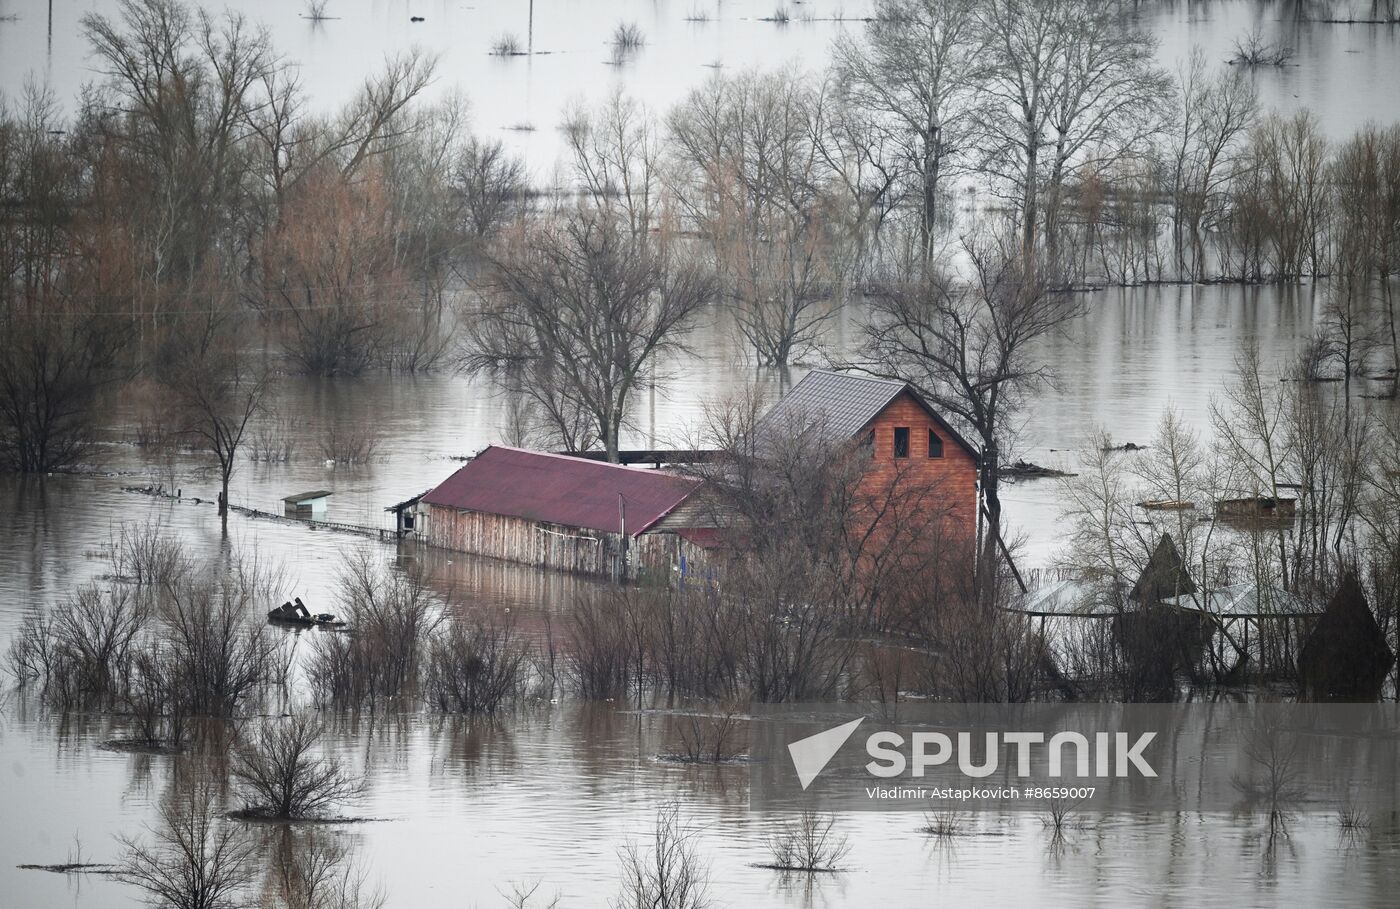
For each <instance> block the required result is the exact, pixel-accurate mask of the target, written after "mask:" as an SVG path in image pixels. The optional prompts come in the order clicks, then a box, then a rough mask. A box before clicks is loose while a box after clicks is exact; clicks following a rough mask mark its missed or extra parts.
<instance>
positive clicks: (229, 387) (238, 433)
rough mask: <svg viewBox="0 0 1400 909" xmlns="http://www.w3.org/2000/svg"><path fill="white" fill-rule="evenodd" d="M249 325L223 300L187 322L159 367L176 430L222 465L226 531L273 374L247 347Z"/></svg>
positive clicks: (260, 355) (222, 508) (258, 354)
mask: <svg viewBox="0 0 1400 909" xmlns="http://www.w3.org/2000/svg"><path fill="white" fill-rule="evenodd" d="M211 299H213V298H211ZM246 324H247V320H246V319H244V318H243V317H242V315H241V314H240V312H239V311H238V310H237V309H236V308H235V305H234V304H233V303H232V302H230V301H228V300H227V299H224V298H221V300H220V303H219V304H218V305H213V304H211V308H210V309H208V310H206V311H204V312H199V313H194V314H192V316H191V319H190V320H188V321H185V323H184V324H183V325H182V326H181V327H182V328H183V329H184V330H183V331H181V332H180V333H178V334H175V335H173V336H172V337H171V338H170V339H169V340H168V341H167V342H166V344H165V350H164V352H163V354H162V358H161V362H160V363H159V365H158V376H159V380H160V382H161V384H162V386H163V387H164V389H165V391H166V394H167V396H168V398H169V400H170V402H171V405H172V410H173V411H174V414H175V415H174V417H173V421H174V425H175V427H176V431H177V432H178V433H179V434H180V435H182V436H183V437H184V438H186V439H187V440H189V441H190V442H191V443H192V444H193V445H194V446H195V447H197V448H199V449H201V450H203V451H207V452H208V453H210V454H212V455H213V456H214V458H215V459H216V460H217V462H218V468H219V518H220V521H221V522H222V524H223V528H224V530H225V531H227V530H228V509H229V501H228V491H229V483H230V481H231V480H232V479H233V472H234V469H235V468H236V467H237V465H238V458H239V457H240V455H241V453H242V451H243V446H244V442H245V441H247V440H248V430H249V427H250V426H251V425H252V422H253V420H254V418H255V417H256V416H257V415H258V414H259V413H261V412H262V409H263V406H264V403H265V401H266V398H267V394H268V391H269V382H270V379H271V374H272V370H271V367H270V365H269V364H268V362H267V357H266V355H265V353H264V352H262V351H257V350H251V349H249V347H248V346H247V345H248V339H247V337H246V336H245V334H244V328H245V326H246Z"/></svg>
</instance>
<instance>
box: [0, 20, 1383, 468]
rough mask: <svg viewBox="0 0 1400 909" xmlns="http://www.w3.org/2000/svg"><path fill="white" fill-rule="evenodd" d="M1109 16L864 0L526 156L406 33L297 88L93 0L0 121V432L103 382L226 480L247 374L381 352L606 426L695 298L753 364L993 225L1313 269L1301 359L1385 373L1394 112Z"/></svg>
mask: <svg viewBox="0 0 1400 909" xmlns="http://www.w3.org/2000/svg"><path fill="white" fill-rule="evenodd" d="M1120 12H1121V11H1120V10H1119V9H1118V8H1117V7H1116V6H1113V5H1106V4H1094V3H1087V2H1082V0H1057V2H1053V3H1043V4H1036V5H1035V7H1034V9H1032V10H1029V11H1027V10H1024V9H1022V7H1021V5H1019V4H1014V3H1007V2H1002V0H965V2H956V3H932V2H924V0H885V2H881V3H880V4H878V7H877V15H875V16H874V18H872V19H871V20H870V21H869V22H868V23H865V24H864V26H863V27H862V28H856V29H852V30H851V31H850V32H849V33H848V34H847V35H846V36H844V37H843V38H842V39H840V40H839V41H838V42H837V43H836V44H835V46H834V47H833V52H832V62H831V64H830V65H829V66H828V67H827V68H826V69H825V70H823V71H821V72H816V73H813V72H799V71H795V70H779V71H757V70H755V71H746V72H739V73H732V74H731V73H722V74H716V75H715V76H714V77H713V78H711V79H709V80H708V81H706V82H705V83H704V84H703V85H701V86H699V87H697V88H696V89H695V90H694V91H693V92H692V93H691V94H690V96H689V97H687V98H686V99H685V100H684V101H682V102H681V103H679V104H678V105H676V106H675V108H674V109H672V110H669V111H647V110H645V109H643V108H641V107H640V106H639V105H637V104H635V103H633V102H631V101H630V100H628V99H627V98H625V97H622V96H616V97H614V98H613V99H612V100H611V101H608V102H606V103H603V104H601V105H599V106H597V107H596V108H587V109H585V108H580V109H575V110H569V111H565V112H563V119H562V121H561V124H560V129H561V131H562V133H563V135H564V145H565V149H566V153H565V156H564V160H563V161H562V162H561V164H560V168H559V170H558V172H557V174H556V175H555V176H556V177H557V179H554V180H551V181H548V182H549V184H550V185H545V184H544V183H542V182H540V181H539V180H538V179H537V175H530V174H527V173H526V170H525V168H524V166H523V164H522V163H521V162H520V161H519V160H518V159H517V158H515V157H513V156H512V155H511V154H510V153H509V152H507V151H506V149H505V148H504V147H503V146H502V145H501V143H500V142H498V141H494V140H488V139H485V138H483V137H482V136H480V135H479V134H477V133H474V132H473V130H472V129H471V126H470V118H469V116H468V107H467V104H466V99H465V98H464V97H462V96H460V95H457V94H449V95H448V96H447V97H446V98H444V99H442V100H438V101H434V102H432V103H429V102H427V101H426V100H425V97H424V96H425V90H426V89H427V88H428V87H429V86H430V85H431V84H432V83H433V82H434V80H435V79H437V78H439V77H440V76H439V74H438V73H436V71H435V65H434V61H433V59H431V58H430V57H428V56H425V55H421V54H407V55H402V56H398V57H394V58H391V59H389V60H386V61H384V62H383V64H382V65H379V66H377V67H374V68H372V69H371V71H370V74H369V75H368V76H367V77H366V78H365V82H364V85H363V86H362V87H361V89H360V90H359V92H358V93H357V94H356V96H355V98H354V99H353V100H352V101H351V102H350V103H348V104H347V105H346V106H345V107H344V108H343V109H340V110H335V111H322V110H319V109H318V108H317V107H316V106H315V104H314V102H313V100H312V99H310V98H308V97H307V96H306V95H305V93H304V92H303V91H302V90H301V89H300V87H299V85H298V82H297V76H296V70H295V67H294V66H293V65H292V64H291V62H290V61H288V60H286V59H285V58H283V57H282V56H280V55H279V53H278V52H277V50H276V48H275V46H274V44H273V41H272V39H271V37H270V36H269V35H268V33H267V32H266V31H265V30H263V29H262V28H261V27H259V26H258V25H257V24H256V23H253V22H250V21H248V20H246V19H243V18H242V17H240V16H238V15H235V14H226V15H213V14H210V13H208V12H205V11H199V10H196V9H194V8H193V7H189V6H186V5H184V4H181V3H179V2H176V0H141V2H136V3H131V4H125V5H123V7H122V8H121V11H120V13H119V14H117V15H116V16H113V17H107V16H102V15H96V14H94V15H91V16H89V17H87V18H86V19H84V26H83V28H84V33H85V39H86V41H87V43H88V45H89V47H90V49H91V51H92V54H93V60H94V69H95V70H96V71H97V73H98V76H97V77H96V78H95V79H94V81H93V83H92V84H91V85H90V87H89V88H88V90H87V91H85V92H84V93H83V95H82V96H81V97H80V98H78V99H76V109H75V111H74V112H73V113H72V114H71V115H65V114H61V113H60V106H59V104H58V101H57V99H55V98H53V97H51V96H50V95H48V94H46V92H45V90H44V89H43V88H42V87H40V86H37V85H30V86H28V87H26V88H25V89H24V90H22V91H20V92H17V93H15V94H14V95H12V96H11V97H9V98H7V100H6V103H5V107H4V112H3V122H0V193H3V196H4V198H5V200H6V204H5V209H4V211H5V215H4V219H3V223H2V224H0V279H3V280H0V318H2V319H3V320H4V328H5V331H4V332H3V334H4V338H5V342H4V345H3V350H0V417H2V418H3V420H0V455H3V460H4V462H5V464H6V465H7V466H8V467H10V468H12V469H18V470H22V471H43V470H49V469H52V468H54V467H60V466H63V465H65V464H71V463H73V462H74V461H76V460H78V459H79V458H80V457H81V456H82V453H83V451H84V450H85V448H86V446H87V443H89V442H90V441H91V439H92V436H93V433H94V432H95V425H94V424H95V423H98V422H100V421H99V420H97V419H96V416H97V412H98V411H99V409H100V407H99V405H100V402H102V401H105V400H109V398H110V396H111V395H113V394H118V393H120V394H123V395H126V396H128V397H129V398H130V400H131V401H132V402H134V406H136V407H137V408H138V410H140V411H141V412H142V413H143V414H144V416H143V417H142V430H141V433H140V435H141V440H142V441H143V442H146V443H149V444H152V445H159V444H161V443H162V442H164V441H168V440H169V439H172V438H174V439H177V440H178V442H179V444H182V445H185V446H187V447H188V446H194V447H197V448H199V449H202V450H204V451H206V452H207V453H208V454H209V455H210V456H211V457H212V458H214V459H215V460H217V462H218V463H219V466H220V468H221V473H222V474H223V475H224V478H225V486H226V480H227V476H228V474H229V473H230V472H231V471H232V469H233V465H234V463H235V461H236V460H237V458H238V456H239V452H240V449H241V448H242V446H243V445H244V441H245V438H246V434H247V432H248V428H249V426H250V425H260V421H259V420H258V419H257V418H258V417H259V416H265V414H263V413H262V411H263V405H264V401H265V397H266V391H267V386H268V381H269V377H270V376H272V375H274V374H275V373H276V371H278V370H291V371H296V372H304V373H309V374H315V375H325V376H340V375H353V374H356V373H359V372H362V371H364V370H366V369H371V368H385V367H387V368H394V369H402V370H423V369H433V368H445V367H460V368H465V369H469V370H472V371H486V372H490V373H491V374H492V375H493V376H495V377H496V378H497V379H498V380H499V381H500V383H501V384H502V385H503V386H504V387H506V388H507V389H509V390H512V391H514V392H516V393H517V397H519V398H521V399H522V401H523V403H522V404H521V406H520V419H519V420H518V421H517V422H518V423H519V427H520V432H519V433H518V434H519V435H520V436H521V440H524V439H525V438H527V437H528V436H529V435H530V431H531V428H532V427H535V428H537V427H538V425H539V424H541V423H543V424H545V425H547V426H548V428H549V433H548V435H549V436H550V441H551V442H554V443H562V444H564V445H565V446H566V447H569V448H585V447H591V446H592V445H595V444H596V445H600V446H602V447H605V448H609V449H610V450H611V449H613V448H615V446H616V444H617V435H618V432H619V428H620V426H621V425H622V422H623V421H624V419H625V417H626V413H627V407H628V394H629V391H630V390H631V389H633V388H635V387H636V386H637V385H638V384H640V383H641V382H642V381H644V380H646V379H647V377H649V376H651V375H654V374H655V373H656V372H657V370H658V369H659V368H660V364H661V363H663V362H664V360H665V358H666V357H667V356H668V355H671V354H674V353H676V352H677V351H678V350H679V349H681V347H683V343H684V339H685V334H686V330H687V329H688V328H689V327H690V326H691V325H692V324H693V323H694V322H695V320H696V319H697V318H699V316H700V314H701V313H703V312H706V311H708V309H709V308H711V307H713V306H714V305H717V304H718V305H722V306H724V307H725V309H726V310H727V312H728V313H729V315H731V316H732V319H730V322H731V323H732V324H733V326H734V327H735V331H736V332H737V335H738V337H739V338H740V340H741V341H742V345H743V347H744V348H745V349H746V350H747V351H748V352H749V355H750V356H751V357H752V359H753V360H754V361H756V362H758V363H760V364H771V365H776V366H783V365H786V364H789V363H792V362H796V361H798V360H800V359H802V358H804V357H809V356H810V355H811V354H812V353H813V351H814V350H815V349H817V348H820V347H821V344H822V338H823V336H824V333H825V331H826V329H827V327H828V325H829V324H830V322H831V320H832V317H833V315H834V313H835V312H836V310H837V308H838V307H839V306H840V305H841V304H842V303H843V302H845V301H847V300H849V299H851V298H852V297H853V296H855V295H864V296H866V297H868V298H870V299H874V300H876V301H878V300H881V299H884V298H885V296H886V291H887V289H888V288H890V287H892V286H896V287H898V286H907V285H908V284H910V283H911V281H915V282H917V281H918V280H922V276H924V275H925V274H926V273H927V272H928V271H929V269H930V263H936V264H937V266H938V268H939V269H945V268H946V269H951V273H953V274H958V275H962V276H963V280H967V278H966V274H965V266H966V262H967V260H968V259H969V258H974V259H976V258H979V257H980V258H982V259H983V260H986V259H987V258H988V256H989V255H991V254H992V253H993V252H994V253H995V257H996V259H998V260H999V261H1000V262H1001V263H1011V265H1013V266H1014V267H1015V268H1016V269H1017V270H1018V271H1019V273H1021V274H1023V275H1026V276H1034V278H1035V280H1036V281H1037V282H1038V283H1039V284H1041V285H1043V286H1044V287H1047V288H1050V289H1063V288H1065V287H1072V286H1079V285H1082V284H1084V283H1085V282H1096V281H1112V282H1121V283H1139V282H1144V281H1158V280H1175V279H1185V280H1232V281H1251V282H1253V281H1293V280H1297V279H1299V278H1300V277H1319V276H1323V275H1329V276H1331V280H1330V282H1329V284H1328V291H1327V295H1328V304H1327V306H1328V310H1327V312H1328V316H1327V336H1326V338H1325V339H1323V340H1320V341H1319V344H1318V346H1317V362H1318V363H1319V369H1340V370H1341V371H1342V372H1344V373H1345V374H1346V375H1348V376H1350V375H1352V374H1354V373H1359V372H1363V371H1364V370H1366V369H1381V370H1384V369H1386V368H1387V364H1386V361H1387V360H1389V361H1392V362H1393V361H1394V360H1395V358H1396V348H1397V344H1400V342H1397V340H1396V338H1397V331H1396V316H1395V303H1394V290H1393V282H1392V281H1390V280H1389V279H1390V278H1391V277H1393V275H1394V273H1395V271H1396V250H1397V249H1398V248H1400V241H1397V237H1400V132H1397V130H1396V129H1395V128H1386V127H1374V128H1372V127H1368V128H1366V129H1364V130H1362V131H1361V132H1360V133H1358V134H1357V135H1356V136H1354V137H1352V138H1350V139H1348V140H1346V141H1345V142H1341V143H1335V142H1329V141H1328V140H1327V139H1326V138H1325V137H1323V136H1322V135H1321V133H1320V132H1319V130H1318V127H1317V125H1316V123H1315V122H1314V121H1313V120H1312V119H1311V118H1310V117H1309V116H1308V115H1307V114H1300V115H1297V116H1295V117H1291V118H1282V117H1280V116H1278V115H1274V114H1269V113H1266V112H1263V111H1261V110H1260V109H1259V104H1258V101H1257V97H1256V94H1255V91H1254V88H1253V82H1252V80H1253V78H1254V76H1253V74H1252V72H1251V70H1252V69H1253V68H1254V66H1253V64H1251V63H1250V62H1249V61H1247V60H1242V61H1237V62H1236V64H1237V65H1226V64H1225V63H1224V62H1223V61H1210V60H1206V59H1204V58H1203V57H1201V56H1200V55H1199V54H1197V55H1194V56H1192V57H1191V58H1190V59H1189V60H1188V61H1187V62H1186V63H1185V64H1183V66H1182V67H1181V69H1180V71H1179V72H1176V73H1169V72H1166V71H1163V70H1162V69H1161V68H1160V67H1159V66H1158V65H1157V64H1156V63H1155V62H1154V57H1153V50H1154V47H1155V39H1154V38H1153V37H1152V36H1150V35H1148V34H1146V33H1144V32H1142V31H1141V30H1139V29H1138V28H1137V27H1136V26H1135V25H1134V24H1133V22H1132V20H1131V19H1129V18H1125V17H1123V16H1121V15H1120ZM968 186H977V187H980V188H981V190H982V192H980V193H978V194H977V195H975V196H968V198H969V199H973V200H976V201H974V202H973V203H970V204H964V203H963V202H962V201H961V199H962V195H961V193H962V189H963V188H965V187H968ZM988 200H991V201H990V203H988ZM993 264H997V263H993ZM971 280H973V281H975V280H976V279H975V278H973V279H971ZM566 351H567V352H568V353H569V354H570V356H568V357H566V356H564V355H563V353H564V352H566ZM578 352H589V353H592V354H594V357H593V359H594V360H595V361H598V362H604V361H605V362H606V364H607V368H606V369H596V368H595V369H584V370H576V369H575V368H574V366H573V363H572V362H571V357H572V355H574V354H576V353H578ZM1373 361H1374V362H1373ZM1329 363H1330V364H1332V365H1331V366H1328V365H1326V364H1329ZM269 447H270V448H272V449H277V448H279V447H280V446H279V445H277V444H275V443H274V444H272V445H270V446H269Z"/></svg>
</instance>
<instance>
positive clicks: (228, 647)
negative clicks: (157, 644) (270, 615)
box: [161, 572, 277, 716]
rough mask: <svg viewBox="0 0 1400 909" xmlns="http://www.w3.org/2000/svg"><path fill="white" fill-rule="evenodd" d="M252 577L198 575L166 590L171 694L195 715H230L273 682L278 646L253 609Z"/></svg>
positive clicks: (257, 600) (165, 626) (257, 601)
mask: <svg viewBox="0 0 1400 909" xmlns="http://www.w3.org/2000/svg"><path fill="white" fill-rule="evenodd" d="M266 601H267V600H266V598H259V597H258V596H257V589H256V585H255V582H254V581H253V579H252V578H250V577H247V576H242V575H240V574H239V573H237V572H235V573H231V574H226V575H224V576H222V577H200V578H196V579H191V580H189V581H186V582H184V583H181V584H177V585H174V586H172V587H170V588H168V589H167V590H166V593H165V596H164V597H163V600H162V602H161V619H162V626H163V627H162V637H163V640H164V643H165V647H164V650H163V654H164V658H165V659H166V660H168V665H169V671H170V673H171V680H172V683H173V685H174V689H173V690H175V691H177V692H179V693H180V695H181V696H182V697H184V698H185V699H187V702H188V705H189V712H190V713H191V714H193V715H196V716H233V715H234V714H235V713H237V711H238V709H239V708H240V707H241V706H242V705H243V704H244V703H245V702H247V701H249V700H251V699H252V698H253V697H254V696H255V695H256V694H257V693H258V689H259V688H261V687H262V686H263V685H265V684H267V683H268V682H271V681H274V680H275V678H274V677H275V666H276V657H277V646H276V643H275V642H274V641H273V639H272V637H271V635H270V634H269V633H268V629H267V625H266V624H265V622H264V621H263V617H262V615H261V614H260V613H258V612H257V611H256V610H257V607H258V606H260V605H261V603H262V602H266Z"/></svg>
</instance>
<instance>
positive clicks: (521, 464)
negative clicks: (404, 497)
mask: <svg viewBox="0 0 1400 909" xmlns="http://www.w3.org/2000/svg"><path fill="white" fill-rule="evenodd" d="M699 485H700V484H699V481H697V480H695V479H691V478H689V477H682V476H678V475H676V474H671V473H665V472H662V471H659V470H652V469H645V468H636V467H624V466H622V465H620V464H609V463H606V462H601V461H591V460H585V459H582V458H574V457H570V456H568V455H559V454H548V453H545V452H539V451H527V450H525V449H520V448H508V447H505V446H499V445H492V446H490V447H488V448H486V449H485V450H484V451H482V452H481V453H480V454H478V455H477V456H476V457H475V458H473V459H472V460H471V461H469V462H468V463H467V464H466V465H465V466H463V467H462V468H460V469H459V470H458V471H457V472H456V473H454V474H452V475H451V476H450V477H448V478H447V479H446V480H444V481H443V482H442V483H440V484H438V485H437V486H436V487H434V488H433V489H431V490H430V491H428V492H427V493H425V494H424V495H423V496H422V497H421V498H420V499H419V500H418V501H417V502H416V503H415V504H414V506H413V512H412V516H411V518H410V521H411V526H412V527H413V528H414V530H415V532H416V534H417V535H418V536H419V537H420V538H422V539H424V540H426V541H427V542H428V543H430V544H432V545H434V546H440V547H443V548H445V549H453V550H456V551H458V552H467V553H473V554H476V555H483V556H489V557H491V558H497V559H504V560H506V561H511V562H520V563H522V564H526V565H534V566H537V567H540V568H554V569H559V570H562V571H571V572H577V573H580V574H588V575H596V576H601V577H612V578H618V579H626V578H635V577H639V576H642V575H646V574H655V573H657V572H665V573H668V574H669V573H670V572H672V571H681V570H682V569H684V568H685V567H686V566H687V565H689V564H691V563H693V562H694V561H695V560H696V558H697V557H698V556H701V555H703V547H702V546H701V545H699V544H697V542H696V541H695V540H696V539H697V538H698V537H697V536H696V535H694V534H690V533H689V531H690V528H688V527H684V526H676V525H675V523H674V522H672V523H668V524H667V525H666V527H665V528H664V529H662V528H659V527H658V524H660V522H662V520H663V519H665V518H666V517H667V516H668V515H671V514H672V513H673V512H675V511H676V510H677V509H678V508H680V506H681V505H682V504H683V503H685V502H686V501H687V500H688V499H689V498H690V497H691V495H692V494H693V493H694V492H695V491H696V489H697V488H698V487H699ZM400 520H402V517H401V518H400Z"/></svg>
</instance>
